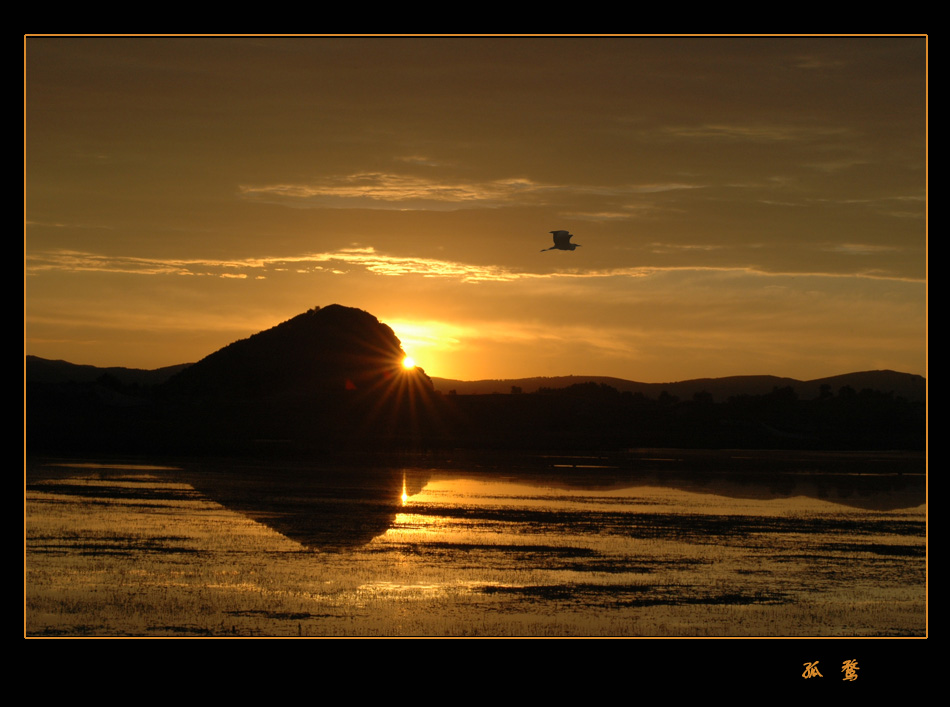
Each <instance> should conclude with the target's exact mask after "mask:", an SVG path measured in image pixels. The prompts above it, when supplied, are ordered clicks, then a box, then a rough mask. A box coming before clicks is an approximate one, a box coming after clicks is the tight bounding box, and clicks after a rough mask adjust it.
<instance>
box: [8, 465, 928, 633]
mask: <svg viewBox="0 0 950 707" xmlns="http://www.w3.org/2000/svg"><path fill="white" fill-rule="evenodd" d="M750 459H751V461H750ZM895 460H896V461H895ZM713 461H714V462H715V463H710V458H707V457H705V456H703V454H702V453H696V452H690V453H687V452H678V451H671V450H665V451H655V452H651V453H647V452H644V453H641V454H639V455H637V456H636V457H635V458H632V459H630V458H628V459H624V460H622V461H618V460H616V459H599V458H576V457H575V458H553V457H552V458H546V459H543V460H540V461H539V460H538V459H534V460H532V463H531V464H525V463H520V462H519V463H514V462H512V463H506V464H500V465H494V466H493V467H492V468H486V467H480V468H476V467H475V465H470V464H461V465H458V466H456V467H454V468H452V467H448V468H447V467H446V466H445V465H442V466H441V467H440V468H437V469H433V468H424V467H422V466H421V465H414V466H407V467H405V468H379V469H377V468H365V467H361V468H353V467H345V468H337V469H328V468H320V467H306V466H302V465H297V466H287V465H253V464H249V463H237V462H232V463H219V464H215V465H210V464H207V463H203V464H200V465H190V464H166V465H148V464H143V463H141V462H136V463H132V464H125V463H116V462H110V463H108V464H102V463H95V462H83V463H74V462H63V461H56V462H53V461H49V460H47V461H43V462H40V461H37V462H34V463H31V464H30V465H29V468H28V471H27V487H26V505H25V507H26V511H25V512H26V517H25V526H26V557H25V574H26V576H25V580H26V581H25V595H26V596H25V600H26V601H25V611H26V616H25V630H26V634H27V635H31V636H50V635H67V636H76V635H126V636H168V635H199V636H200V635H239V636H298V635H301V636H321V635H336V636H379V635H429V636H441V635H449V636H458V635H505V636H576V635H581V636H923V635H925V633H926V500H925V481H924V478H925V477H924V476H923V474H922V473H921V474H915V473H907V471H908V468H910V469H915V468H916V466H914V464H916V462H914V463H912V464H911V466H910V467H908V466H907V460H906V459H905V458H903V457H901V458H895V457H889V456H887V455H820V454H810V455H809V454H801V453H772V455H771V456H769V455H764V456H763V455H762V454H757V455H756V454H753V455H752V456H751V457H750V456H749V455H748V453H732V454H729V453H723V452H719V453H715V456H714V459H713ZM693 468H702V471H692V470H691V469H693ZM857 470H863V471H862V472H861V473H857ZM920 470H921V472H922V471H923V465H922V463H921V466H920ZM870 472H873V473H870Z"/></svg>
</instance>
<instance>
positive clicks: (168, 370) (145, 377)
mask: <svg viewBox="0 0 950 707" xmlns="http://www.w3.org/2000/svg"><path fill="white" fill-rule="evenodd" d="M193 365H194V364H192V363H182V364H178V365H176V366H165V367H163V368H156V369H153V370H147V369H139V368H123V367H115V366H113V367H106V368H99V367H97V366H89V365H80V364H75V363H70V362H68V361H61V360H57V361H53V360H50V359H44V358H40V357H39V356H32V355H28V356H27V357H26V380H27V382H42V383H67V382H70V381H72V382H75V383H91V382H94V381H95V380H97V379H98V378H100V377H101V376H102V375H103V374H109V375H111V376H114V377H115V378H116V379H118V380H119V381H120V382H122V383H123V384H125V385H132V384H139V385H158V384H161V383H164V382H165V381H166V380H168V379H169V378H171V377H172V376H174V375H175V374H177V373H179V372H180V371H182V370H184V369H186V368H189V367H191V366H193ZM432 383H433V385H434V386H435V389H436V390H437V391H438V392H440V393H443V394H449V393H450V392H451V391H455V392H456V393H457V394H459V395H488V394H507V393H511V390H512V388H513V387H515V388H520V389H521V391H522V392H523V393H535V392H537V391H538V390H539V389H541V388H555V389H556V388H566V387H568V386H571V385H575V384H578V383H596V384H597V385H601V384H603V385H608V386H610V387H611V388H616V389H617V390H619V391H621V392H631V393H642V394H643V395H645V396H647V397H649V398H656V397H658V396H659V395H660V394H661V393H662V392H664V391H666V392H667V393H668V394H669V395H675V396H677V397H679V398H681V399H689V398H692V396H693V395H695V394H696V393H699V392H703V391H705V392H707V393H709V394H710V395H712V396H713V399H714V400H715V401H716V402H721V401H723V400H726V399H727V398H729V397H730V396H733V395H763V394H765V393H770V392H771V391H772V390H773V389H774V388H777V387H778V388H784V387H791V388H792V390H794V391H795V393H796V394H797V395H798V396H799V397H800V398H803V399H812V398H816V397H818V396H819V395H820V394H821V387H822V386H823V385H828V386H830V390H831V392H833V393H835V394H837V393H838V391H839V390H840V389H841V388H843V387H845V386H850V387H851V388H853V389H854V390H855V391H861V390H864V389H870V390H877V391H881V392H885V393H887V392H893V393H894V394H895V395H898V396H901V397H903V398H905V399H907V400H910V401H913V402H923V401H924V400H926V398H927V379H926V378H924V377H923V376H918V375H915V374H912V373H900V372H898V371H889V370H883V371H861V372H856V373H844V374H841V375H837V376H829V377H826V378H816V379H814V380H808V381H802V380H798V379H795V378H784V377H780V376H726V377H723V378H695V379H690V380H685V381H675V382H670V383H641V382H637V381H631V380H627V379H625V378H614V377H610V376H550V377H545V376H535V377H532V378H499V379H484V380H475V381H464V380H456V379H452V378H439V377H436V376H433V377H432Z"/></svg>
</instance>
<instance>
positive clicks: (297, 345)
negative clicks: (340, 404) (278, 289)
mask: <svg viewBox="0 0 950 707" xmlns="http://www.w3.org/2000/svg"><path fill="white" fill-rule="evenodd" d="M405 355H406V354H405V352H404V351H403V350H402V345H401V343H400V341H399V339H398V338H396V335H395V334H394V333H393V330H392V329H390V328H389V327H388V326H386V325H385V324H382V323H381V322H380V321H379V320H378V319H377V318H376V317H374V316H373V315H371V314H369V313H368V312H364V311H363V310H360V309H355V308H352V307H344V306H341V305H338V304H332V305H329V306H327V307H323V308H320V307H314V308H313V309H311V310H309V311H307V312H304V313H303V314H300V315H298V316H296V317H294V318H293V319H290V320H288V321H286V322H283V323H282V324H278V325H277V326H275V327H273V328H271V329H267V330H266V331H262V332H260V333H258V334H254V335H253V336H251V337H249V338H247V339H241V340H240V341H235V342H234V343H232V344H229V345H228V346H225V347H224V348H223V349H219V350H218V351H215V352H214V353H212V354H211V355H209V356H206V357H205V358H203V359H201V360H200V361H198V362H197V363H195V364H193V365H191V366H188V367H187V368H184V369H183V370H181V371H179V372H178V373H176V374H175V375H173V376H172V377H171V378H170V379H169V380H168V382H167V383H166V385H165V389H166V392H167V393H168V394H170V395H174V396H181V395H188V396H198V397H215V398H262V397H266V398H273V397H301V396H314V395H333V394H334V393H339V392H340V391H357V390H367V389H373V388H378V387H380V386H381V385H383V384H384V383H385V382H386V381H388V380H391V379H393V378H395V377H396V376H399V375H407V374H406V373H405V372H404V370H403V367H402V361H403V359H404V358H405ZM412 375H414V376H415V377H416V378H418V379H419V382H420V383H421V384H423V385H424V386H425V387H427V388H429V389H430V390H431V389H432V381H431V380H430V379H429V377H428V376H426V375H425V372H424V371H422V369H418V368H417V369H415V371H413V372H412Z"/></svg>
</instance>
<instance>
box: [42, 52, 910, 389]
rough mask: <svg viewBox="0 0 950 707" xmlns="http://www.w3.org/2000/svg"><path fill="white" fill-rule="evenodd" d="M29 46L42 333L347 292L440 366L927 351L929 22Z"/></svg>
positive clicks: (906, 364)
mask: <svg viewBox="0 0 950 707" xmlns="http://www.w3.org/2000/svg"><path fill="white" fill-rule="evenodd" d="M24 44H25V51H24V78H25V95H24V239H23V240H24V349H25V353H29V354H35V355H37V356H42V357H45V358H54V359H65V360H68V361H71V362H73V363H83V364H94V365H99V366H128V367H135V368H156V367H159V366H167V365H172V364H176V363H184V362H188V361H196V360H198V359H200V358H202V357H204V356H206V355H207V354H209V353H211V352H213V351H215V350H216V349H218V348H221V347H222V346H224V345H226V344H228V343H230V342H232V341H235V340H237V339H241V338H245V337H247V336H249V335H251V334H253V333H255V332H257V331H260V330H262V329H266V328H269V327H271V326H274V325H276V324H278V323H280V322H282V321H285V320H287V319H290V318H291V317H293V316H295V315H297V314H300V313H301V312H304V311H306V310H307V309H309V308H311V307H313V306H315V305H320V306H323V305H328V304H333V303H338V304H343V305H347V306H352V307H359V308H360V309H365V310H366V311H368V312H370V313H371V314H373V315H375V316H377V317H378V318H379V319H380V320H381V321H383V322H386V323H387V324H389V325H390V326H392V327H393V329H394V330H395V332H396V334H397V335H398V336H399V338H400V339H401V340H402V342H403V346H404V348H405V349H406V350H407V351H408V352H409V353H410V354H411V355H412V356H413V357H414V358H415V359H416V361H417V362H418V363H419V364H420V365H421V366H423V367H424V368H425V370H426V371H427V372H428V373H429V374H430V375H435V376H443V377H450V378H462V379H479V378H511V377H521V376H534V375H547V376H553V375H569V374H575V375H609V376H618V377H622V378H628V379H632V380H638V381H645V382H664V381H673V380H683V379H689V378H700V377H718V376H726V375H742V374H773V375H781V376H791V377H794V378H800V379H811V378H818V377H823V376H829V375H835V374H839V373H847V372H851V371H860V370H870V369H884V368H889V369H894V370H899V371H905V372H909V373H918V374H921V375H925V374H926V365H927V359H926V355H927V343H926V341H927V340H926V329H927V279H926V278H927V220H926V217H927V202H926V195H927V142H926V140H927V40H926V38H924V37H864V38H860V37H845V38H831V37H813V38H792V37H770V38H763V37H759V38H752V37H744V38H721V37H717V38H698V37H682V38H674V37H666V38H660V37H648V38H633V37H618V38H605V37H592V38H577V37H559V38H552V37H544V38H542V37H531V38H525V37H520V38H519V37H496V38H473V37H468V38H465V37H451V38H431V37H429V38H381V37H375V38H342V37H325V38H316V37H306V38H303V37H301V38H287V37H282V38H274V37H266V38H265V37H258V38H255V37H234V38H229V37H219V38H196V37H165V38H161V37H159V38H145V37H139V38H134V37H130V38H115V37H111V38H89V37H85V38H77V37H72V38H68V37H27V38H26V39H25V42H24ZM555 229H568V230H570V231H571V232H572V233H574V234H575V237H574V241H575V242H577V243H579V244H581V247H580V248H578V249H577V250H575V251H573V252H569V251H549V252H544V253H542V252H540V251H541V249H543V248H547V247H549V246H550V245H552V240H551V236H550V233H549V232H550V231H552V230H555Z"/></svg>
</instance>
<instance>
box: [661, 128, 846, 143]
mask: <svg viewBox="0 0 950 707" xmlns="http://www.w3.org/2000/svg"><path fill="white" fill-rule="evenodd" d="M665 132H666V133H668V134H670V135H673V136H674V137H683V138H694V139H702V140H708V139H721V140H742V141H747V142H791V141H802V140H813V139H815V138H819V137H822V138H823V137H830V136H835V135H842V134H845V133H847V132H848V131H847V130H846V129H844V128H800V127H797V126H793V125H727V124H718V125H698V126H680V127H671V128H666V129H665Z"/></svg>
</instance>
